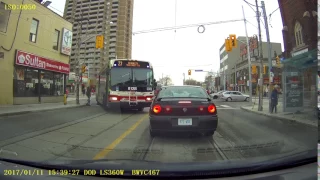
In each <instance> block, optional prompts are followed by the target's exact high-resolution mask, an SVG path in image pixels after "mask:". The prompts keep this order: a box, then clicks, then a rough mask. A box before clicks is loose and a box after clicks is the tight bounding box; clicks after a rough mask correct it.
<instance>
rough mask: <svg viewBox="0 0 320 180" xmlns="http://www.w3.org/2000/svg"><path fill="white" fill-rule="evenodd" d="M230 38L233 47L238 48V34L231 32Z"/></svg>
mask: <svg viewBox="0 0 320 180" xmlns="http://www.w3.org/2000/svg"><path fill="white" fill-rule="evenodd" d="M229 39H230V42H231V44H230V46H231V48H237V45H238V43H237V36H236V35H235V34H230V35H229Z"/></svg>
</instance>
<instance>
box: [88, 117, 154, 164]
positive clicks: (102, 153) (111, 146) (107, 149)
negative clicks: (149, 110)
mask: <svg viewBox="0 0 320 180" xmlns="http://www.w3.org/2000/svg"><path fill="white" fill-rule="evenodd" d="M147 116H148V114H147V115H145V116H143V117H142V118H141V119H139V120H138V121H137V122H136V123H134V124H133V125H132V126H131V127H130V128H129V129H127V130H126V131H125V132H124V133H123V134H121V135H120V136H119V137H118V138H117V139H115V140H114V141H113V142H112V143H111V144H109V146H106V147H105V148H103V149H102V150H101V151H100V152H98V153H97V154H96V155H95V156H94V158H93V159H94V160H98V159H102V158H104V157H106V156H107V155H108V154H109V153H110V152H111V151H112V150H113V149H114V148H115V147H116V146H117V145H118V144H119V143H120V142H121V141H122V140H123V139H124V138H125V137H127V136H128V135H129V134H130V133H131V132H132V131H134V130H135V129H136V128H137V127H138V126H139V125H140V124H141V123H142V121H143V120H145V119H146V117H147Z"/></svg>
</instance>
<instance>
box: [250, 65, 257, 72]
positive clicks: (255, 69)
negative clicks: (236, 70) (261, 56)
mask: <svg viewBox="0 0 320 180" xmlns="http://www.w3.org/2000/svg"><path fill="white" fill-rule="evenodd" d="M251 74H257V66H256V65H252V71H251Z"/></svg>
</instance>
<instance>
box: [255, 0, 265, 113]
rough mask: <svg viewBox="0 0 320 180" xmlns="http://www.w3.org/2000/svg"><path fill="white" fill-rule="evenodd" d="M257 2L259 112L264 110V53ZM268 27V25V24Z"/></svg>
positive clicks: (256, 0)
mask: <svg viewBox="0 0 320 180" xmlns="http://www.w3.org/2000/svg"><path fill="white" fill-rule="evenodd" d="M255 2H256V10H257V12H256V13H257V21H258V31H259V32H258V33H259V34H258V36H259V55H260V68H259V77H260V78H259V79H260V83H259V106H258V111H262V110H263V106H262V105H263V99H262V98H263V96H262V95H263V53H262V38H261V27H260V13H259V6H258V0H255ZM266 25H267V24H266Z"/></svg>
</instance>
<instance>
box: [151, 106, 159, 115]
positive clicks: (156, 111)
mask: <svg viewBox="0 0 320 180" xmlns="http://www.w3.org/2000/svg"><path fill="white" fill-rule="evenodd" d="M152 111H153V112H154V113H155V114H159V113H160V112H161V106H160V105H155V106H153V108H152Z"/></svg>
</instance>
